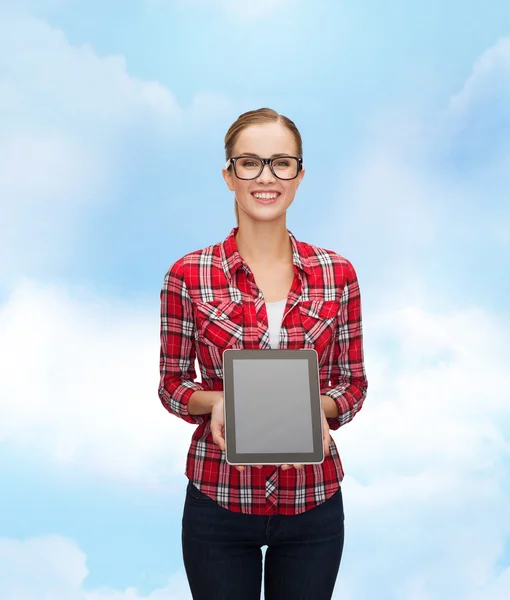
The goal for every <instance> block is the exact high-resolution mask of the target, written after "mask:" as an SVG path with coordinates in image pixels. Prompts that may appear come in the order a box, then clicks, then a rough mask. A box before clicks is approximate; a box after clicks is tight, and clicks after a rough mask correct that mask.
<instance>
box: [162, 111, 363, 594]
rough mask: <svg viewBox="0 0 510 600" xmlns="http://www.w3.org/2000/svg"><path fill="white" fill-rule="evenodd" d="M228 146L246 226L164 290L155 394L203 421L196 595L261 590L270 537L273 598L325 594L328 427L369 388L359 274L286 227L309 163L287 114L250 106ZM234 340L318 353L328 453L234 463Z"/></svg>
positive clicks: (168, 280) (190, 543)
mask: <svg viewBox="0 0 510 600" xmlns="http://www.w3.org/2000/svg"><path fill="white" fill-rule="evenodd" d="M225 151H226V159H227V162H226V165H225V168H224V169H223V171H222V174H223V178H224V180H225V182H226V184H227V187H228V189H229V190H230V191H232V192H234V195H235V203H236V204H235V207H236V216H237V227H234V229H232V231H231V232H230V234H229V235H228V236H227V238H226V239H225V240H224V241H223V242H221V243H217V244H215V245H213V246H209V247H207V248H204V249H202V250H198V251H195V252H191V253H189V254H187V255H186V256H184V257H182V258H180V259H179V260H177V261H176V262H175V263H174V264H173V265H172V266H171V267H170V269H169V270H168V272H167V274H166V277H165V281H164V285H163V289H162V292H161V359H160V370H161V379H160V386H159V396H160V399H161V401H162V403H163V405H164V406H165V408H166V409H167V410H168V411H169V412H171V413H172V414H175V415H176V416H178V417H180V418H182V419H184V420H185V421H187V422H189V423H193V424H195V425H198V427H197V428H196V430H195V432H194V434H193V437H192V441H191V446H190V449H189V453H188V459H187V464H186V475H187V477H188V479H189V483H188V488H187V495H186V502H185V506H184V514H183V519H182V549H183V557H184V565H185V568H186V573H187V576H188V581H189V584H190V588H191V591H192V593H193V598H194V599H196V600H202V599H204V600H205V599H207V600H211V599H212V600H214V599H218V600H234V599H235V600H238V599H239V598H243V599H244V600H255V599H259V598H260V592H261V583H262V552H261V548H262V546H264V545H266V546H267V547H268V549H267V553H266V557H265V569H264V590H265V598H266V600H282V599H285V598H292V599H293V600H310V599H312V598H313V600H327V599H330V598H331V595H332V593H333V589H334V586H335V581H336V577H337V573H338V569H339V566H340V560H341V556H342V552H343V543H344V512H343V498H342V490H341V482H342V480H343V476H344V472H343V467H342V462H341V460H340V456H339V454H338V451H337V448H336V445H335V443H334V441H333V440H332V439H331V437H330V430H331V429H333V430H334V429H338V428H339V427H340V426H342V425H345V424H346V423H348V422H349V421H351V420H352V419H353V417H354V415H355V414H356V413H357V412H358V411H359V410H360V409H361V407H362V405H363V402H364V399H365V396H366V393H367V385H368V384H367V379H366V375H365V369H364V360H363V342H362V325H361V301H360V293H359V287H358V281H357V276H356V272H355V270H354V267H353V266H352V264H351V263H350V262H349V261H348V260H347V259H346V258H344V257H342V256H340V255H338V254H336V253H335V252H332V251H330V250H325V249H323V248H318V247H315V246H312V245H311V244H307V243H305V242H300V241H298V240H297V239H296V238H295V237H294V235H293V234H292V233H291V232H290V231H289V230H288V229H287V227H286V214H287V209H288V208H289V207H290V206H291V204H292V202H293V201H294V197H295V195H296V191H297V189H298V187H299V184H300V183H301V181H302V179H303V177H304V174H305V171H304V169H303V157H302V142H301V136H300V134H299V131H298V130H297V128H296V126H295V125H294V123H293V122H292V121H291V120H290V119H288V118H286V117H283V116H281V115H278V113H276V112H275V111H273V110H270V109H267V108H263V109H260V110H255V111H250V112H248V113H245V114H243V115H241V116H240V117H239V119H238V120H237V121H236V122H235V123H234V124H233V125H232V126H231V127H230V129H229V130H228V132H227V135H226V137H225ZM231 348H239V349H243V348H245V349H247V348H251V349H259V350H265V349H270V348H272V349H296V350H297V349H303V348H312V349H314V350H315V351H316V352H317V355H318V359H319V366H320V371H319V379H320V393H321V404H322V420H323V432H324V436H323V442H324V453H325V459H324V461H323V462H322V463H321V464H319V465H316V464H315V465H314V464H307V465H298V464H297V465H265V466H263V467H254V466H232V465H230V464H229V463H227V461H226V456H225V440H224V426H225V424H224V407H223V372H222V357H223V352H224V351H225V350H226V349H231ZM196 358H197V359H198V363H199V365H200V371H201V375H202V381H201V383H198V382H196V381H194V379H195V376H196V373H195V368H194V365H195V359H196Z"/></svg>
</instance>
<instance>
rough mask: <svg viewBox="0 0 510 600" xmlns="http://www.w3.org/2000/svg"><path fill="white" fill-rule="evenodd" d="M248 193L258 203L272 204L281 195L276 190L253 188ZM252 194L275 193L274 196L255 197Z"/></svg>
mask: <svg viewBox="0 0 510 600" xmlns="http://www.w3.org/2000/svg"><path fill="white" fill-rule="evenodd" d="M250 194H251V195H252V197H253V198H254V200H255V201H256V202H258V203H259V204H274V203H275V202H277V201H278V198H279V197H280V196H281V195H282V193H281V192H280V191H278V190H253V192H250ZM254 194H277V196H276V198H257V197H256V196H255V195H254Z"/></svg>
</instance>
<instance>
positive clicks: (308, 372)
mask: <svg viewBox="0 0 510 600" xmlns="http://www.w3.org/2000/svg"><path fill="white" fill-rule="evenodd" d="M223 375H224V377H223V383H224V402H223V404H224V421H223V422H222V421H221V416H220V415H219V414H218V413H219V411H220V406H219V405H218V406H217V407H216V409H215V410H214V415H213V416H212V417H211V418H212V422H211V431H212V433H213V439H214V440H215V441H216V439H218V440H219V439H220V437H221V440H220V442H217V441H216V443H218V445H219V446H220V447H221V448H222V449H224V450H225V451H226V455H227V456H226V459H227V462H228V463H229V464H231V465H233V466H241V465H252V466H258V465H282V468H283V469H284V470H286V469H287V468H290V466H291V465H298V466H299V465H304V464H319V463H321V462H322V461H323V460H324V455H325V454H327V453H329V426H328V423H327V420H326V418H325V416H324V412H323V410H322V406H321V399H320V386H319V367H318V358H317V352H316V351H315V350H311V349H306V350H226V351H225V352H224V353H223ZM323 434H324V437H323ZM298 468H299V467H298Z"/></svg>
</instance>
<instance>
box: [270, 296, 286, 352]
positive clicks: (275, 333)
mask: <svg viewBox="0 0 510 600" xmlns="http://www.w3.org/2000/svg"><path fill="white" fill-rule="evenodd" d="M286 304H287V298H285V299H284V300H280V301H279V302H266V311H267V320H268V325H269V343H270V344H271V348H273V349H275V348H278V346H279V341H280V329H281V326H282V320H283V313H284V311H285V305H286Z"/></svg>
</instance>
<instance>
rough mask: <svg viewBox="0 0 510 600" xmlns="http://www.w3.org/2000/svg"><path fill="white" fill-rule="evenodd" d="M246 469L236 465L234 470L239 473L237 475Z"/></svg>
mask: <svg viewBox="0 0 510 600" xmlns="http://www.w3.org/2000/svg"><path fill="white" fill-rule="evenodd" d="M245 468H246V467H244V466H242V465H236V469H237V470H238V471H239V473H242V472H243V471H244V469H245Z"/></svg>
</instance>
